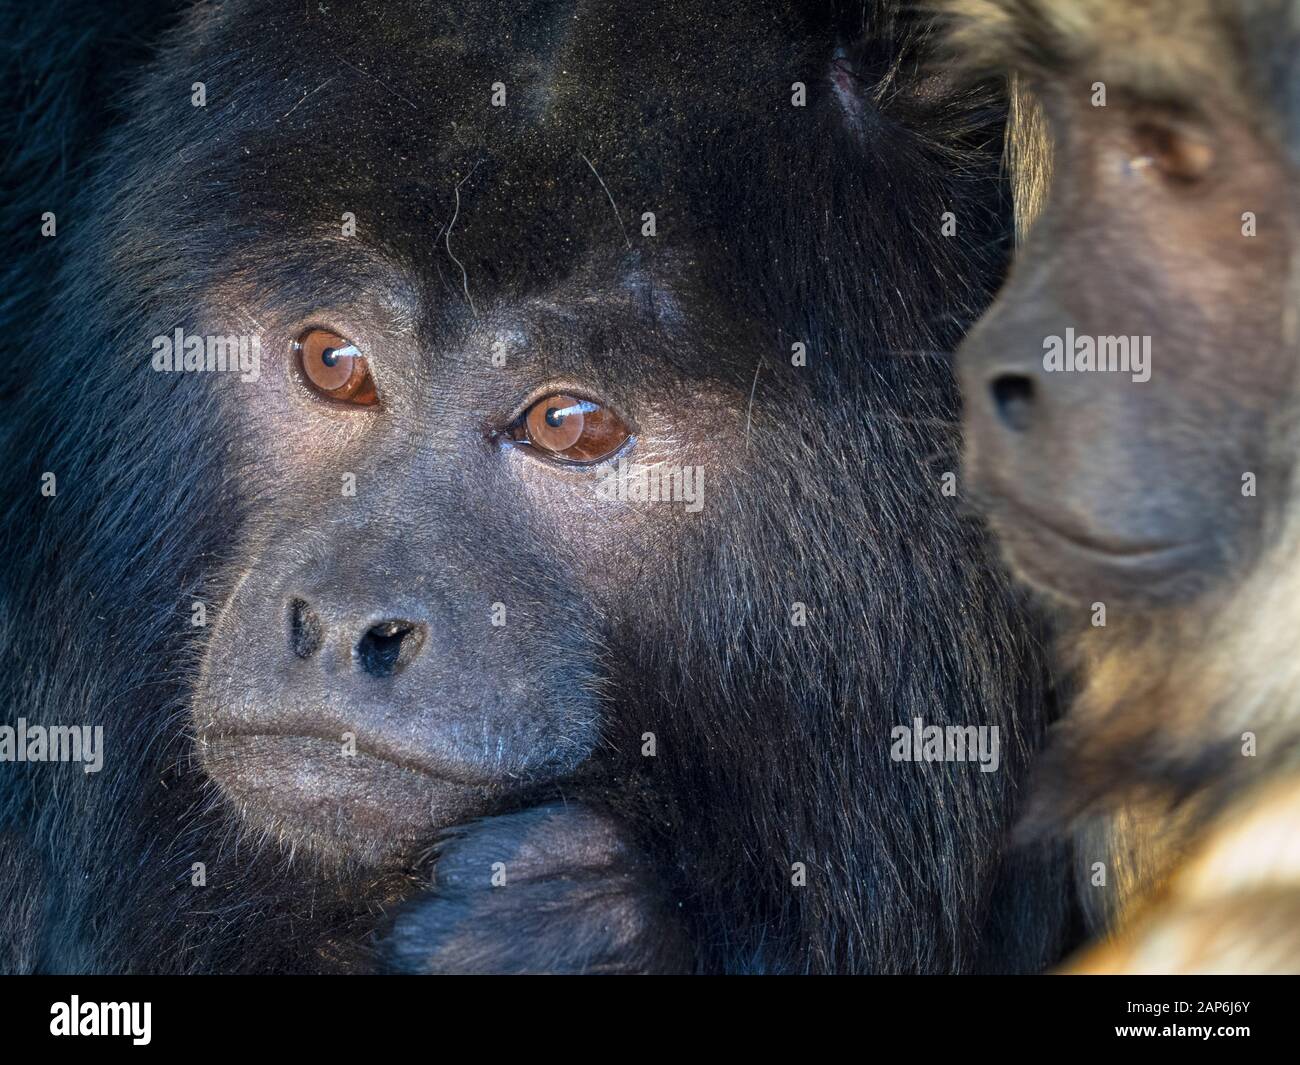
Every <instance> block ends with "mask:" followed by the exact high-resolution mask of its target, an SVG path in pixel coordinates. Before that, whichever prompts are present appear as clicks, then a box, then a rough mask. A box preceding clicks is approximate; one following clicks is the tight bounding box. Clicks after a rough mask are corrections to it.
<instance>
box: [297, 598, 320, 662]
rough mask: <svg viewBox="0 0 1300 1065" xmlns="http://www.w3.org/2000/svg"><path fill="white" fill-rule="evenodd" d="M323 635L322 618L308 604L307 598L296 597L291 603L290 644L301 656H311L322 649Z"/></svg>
mask: <svg viewBox="0 0 1300 1065" xmlns="http://www.w3.org/2000/svg"><path fill="white" fill-rule="evenodd" d="M321 637H322V630H321V623H320V618H319V617H317V615H316V611H314V610H313V609H312V608H311V607H309V606H308V605H307V602H306V600H303V599H294V600H292V601H291V602H290V603H289V645H290V646H291V647H292V648H293V653H294V654H296V655H297V656H298V657H299V658H310V657H311V656H312V655H314V654H315V653H316V652H317V651H318V650H319V649H320V642H321Z"/></svg>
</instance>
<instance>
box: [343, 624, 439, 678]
mask: <svg viewBox="0 0 1300 1065" xmlns="http://www.w3.org/2000/svg"><path fill="white" fill-rule="evenodd" d="M423 643H424V628H423V626H420V625H417V624H415V623H414V622H411V621H381V622H380V623H379V624H378V625H372V626H370V628H369V629H367V630H366V634H365V635H364V636H362V637H361V641H360V642H359V643H358V644H357V651H356V654H357V662H358V663H359V664H360V665H361V668H362V670H364V671H365V672H366V673H369V674H370V675H371V676H372V677H391V676H392V675H393V674H394V673H400V672H401V671H402V670H403V669H404V668H405V667H406V666H407V665H408V664H409V663H410V661H411V659H413V658H414V657H415V656H416V655H417V654H418V653H419V651H420V646H421V645H422V644H423Z"/></svg>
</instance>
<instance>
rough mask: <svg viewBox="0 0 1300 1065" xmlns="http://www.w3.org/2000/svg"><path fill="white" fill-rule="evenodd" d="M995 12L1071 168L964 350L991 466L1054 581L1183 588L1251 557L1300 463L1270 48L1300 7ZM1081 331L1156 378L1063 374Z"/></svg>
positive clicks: (1044, 575)
mask: <svg viewBox="0 0 1300 1065" xmlns="http://www.w3.org/2000/svg"><path fill="white" fill-rule="evenodd" d="M955 6H957V7H959V8H960V7H961V6H962V5H955ZM976 6H978V7H979V8H980V11H979V15H980V17H981V19H984V20H986V21H984V22H983V24H982V26H981V27H979V28H977V29H974V30H972V31H971V34H972V36H971V38H970V39H969V43H970V44H971V45H972V49H973V52H974V54H975V55H976V56H980V55H982V54H983V53H982V52H981V49H986V50H987V54H988V58H991V59H993V60H994V61H997V62H1001V63H1002V64H1003V69H1006V68H1007V67H1010V69H1012V70H1015V71H1016V72H1018V73H1019V75H1020V76H1021V78H1022V82H1023V84H1024V85H1026V86H1027V88H1028V90H1029V92H1030V93H1031V94H1032V95H1033V96H1034V97H1036V98H1037V99H1038V100H1039V101H1040V102H1041V104H1042V107H1043V110H1044V112H1045V115H1046V118H1047V126H1048V130H1049V132H1050V137H1051V141H1052V151H1053V162H1052V166H1053V174H1052V179H1051V182H1050V191H1049V193H1048V195H1047V198H1046V201H1045V203H1043V204H1042V205H1041V215H1039V216H1038V217H1037V218H1036V220H1035V221H1034V222H1033V225H1032V228H1031V230H1030V232H1029V234H1028V238H1027V240H1026V241H1025V243H1024V246H1023V247H1022V248H1021V249H1020V251H1019V254H1018V256H1017V261H1016V263H1015V265H1014V268H1013V271H1012V275H1011V278H1010V280H1009V281H1008V283H1007V284H1006V286H1005V287H1004V289H1003V290H1002V292H1001V293H1000V294H999V297H998V299H997V301H996V303H995V304H994V306H993V308H992V309H991V310H990V312H989V313H988V314H987V315H986V316H985V317H984V319H983V320H982V321H981V322H980V324H979V325H978V326H977V327H976V329H974V330H973V331H972V333H971V334H970V335H969V337H968V339H967V341H966V342H965V344H964V345H963V348H962V351H961V355H960V369H961V374H962V383H963V388H964V394H965V397H966V399H965V402H966V424H967V455H966V465H967V469H968V471H969V476H970V478H971V479H972V480H973V482H974V487H975V489H976V491H977V492H978V493H979V494H980V495H981V496H982V497H983V498H984V500H985V502H986V503H987V508H988V510H989V512H990V514H991V516H992V519H993V522H994V525H995V527H996V529H997V531H998V533H999V536H1000V538H1001V540H1002V542H1003V544H1004V547H1005V550H1006V552H1007V554H1008V555H1009V557H1010V558H1011V560H1012V561H1013V563H1014V564H1015V566H1016V568H1017V569H1018V570H1019V571H1020V573H1021V575H1022V576H1024V577H1025V578H1027V579H1028V580H1029V581H1030V582H1031V583H1032V584H1034V585H1036V586H1037V587H1039V588H1040V589H1043V590H1046V591H1048V592H1051V593H1054V594H1056V595H1059V596H1062V597H1064V598H1066V599H1071V600H1078V601H1083V602H1085V603H1087V602H1092V601H1096V600H1103V601H1106V602H1138V603H1147V604H1159V603H1171V602H1177V601H1180V600H1184V599H1186V598H1188V597H1189V596H1192V595H1195V594H1197V593H1199V592H1201V591H1203V590H1204V589H1205V588H1206V587H1208V586H1211V585H1213V584H1215V583H1216V582H1220V581H1222V580H1223V579H1224V578H1225V577H1227V576H1228V575H1231V574H1234V573H1240V572H1241V571H1242V570H1243V569H1244V568H1245V567H1246V566H1248V565H1249V563H1250V561H1251V560H1252V559H1253V558H1254V557H1255V556H1256V555H1257V553H1258V551H1259V549H1260V545H1261V541H1262V539H1263V538H1264V537H1265V536H1266V535H1267V534H1266V530H1267V528H1268V527H1269V526H1270V524H1271V523H1272V522H1273V521H1275V519H1276V518H1277V516H1278V507H1279V501H1280V500H1281V499H1282V498H1283V496H1284V493H1285V487H1286V483H1287V477H1288V475H1289V471H1290V469H1291V465H1292V458H1291V456H1292V453H1293V450H1294V448H1293V446H1292V443H1291V421H1292V419H1291V414H1290V412H1291V411H1292V409H1293V403H1294V398H1295V385H1296V380H1295V364H1296V360H1295V340H1296V336H1295V331H1294V321H1293V306H1294V298H1293V294H1292V293H1291V291H1290V287H1289V286H1290V280H1289V279H1290V276H1291V248H1292V247H1293V239H1294V235H1295V224H1296V221H1297V218H1296V209H1295V206H1294V201H1295V196H1294V191H1295V183H1294V173H1295V172H1294V168H1293V164H1292V161H1291V160H1290V158H1289V156H1288V153H1287V148H1286V144H1287V141H1286V137H1285V132H1284V130H1285V121H1286V119H1285V113H1284V112H1283V111H1282V110H1281V109H1280V108H1279V107H1278V106H1277V105H1278V103H1279V100H1277V99H1276V98H1274V97H1273V96H1271V95H1269V91H1268V86H1267V85H1266V84H1265V81H1266V79H1267V65H1268V64H1267V62H1266V56H1265V55H1264V54H1263V39H1262V38H1263V36H1264V35H1263V34H1257V36H1258V38H1259V39H1252V37H1251V33H1252V32H1254V31H1256V30H1257V22H1259V21H1262V22H1264V24H1265V25H1267V24H1270V21H1271V24H1272V25H1274V26H1275V27H1276V29H1277V32H1278V33H1282V34H1285V33H1286V27H1285V20H1284V19H1283V20H1279V19H1278V18H1277V17H1276V15H1275V16H1274V17H1273V18H1272V19H1271V20H1269V19H1267V18H1262V19H1254V18H1249V17H1247V16H1246V15H1245V14H1244V13H1242V12H1240V11H1238V12H1236V13H1235V14H1234V11H1233V8H1235V5H1219V4H1215V3H1210V2H1198V3H1191V4H1188V3H1158V4H1150V5H1146V6H1145V7H1142V8H1138V9H1130V5H1120V4H1115V5H1109V4H1104V3H1099V2H1092V3H1064V2H1055V0H1039V2H1036V3H1034V4H1033V5H1032V6H1033V9H1034V10H1035V11H1037V12H1039V13H1040V14H1041V16H1042V17H1041V18H1039V19H1037V20H1033V19H1030V18H1028V17H1026V16H1025V13H1024V12H1023V11H1021V12H1019V13H1018V14H1013V15H1007V14H1006V12H1007V11H1011V10H1012V9H1013V5H1003V4H1000V3H996V2H994V3H988V4H982V5H967V7H968V8H970V9H972V10H973V8H974V7H976ZM1265 6H1267V5H1254V8H1260V9H1262V8H1263V7H1265ZM1252 15H1253V16H1258V15H1259V11H1257V10H1254V9H1252ZM1099 84H1102V85H1104V87H1105V106H1097V105H1096V103H1095V101H1096V100H1097V99H1098V97H1097V92H1098V86H1099ZM1025 207H1026V209H1027V211H1028V212H1029V213H1030V214H1032V213H1033V212H1034V210H1035V208H1036V207H1037V205H1034V204H1027V205H1025ZM1067 329H1071V330H1073V331H1074V335H1075V336H1076V337H1083V336H1086V337H1089V338H1097V337H1127V338H1135V341H1134V342H1135V343H1136V342H1141V343H1144V344H1146V343H1149V351H1150V356H1149V361H1148V363H1147V367H1146V372H1147V373H1149V379H1148V380H1135V375H1134V374H1132V373H1129V372H1096V371H1093V372H1084V371H1074V372H1060V371H1059V370H1055V371H1053V370H1049V369H1048V368H1047V367H1046V366H1045V363H1044V358H1045V353H1046V351H1047V347H1046V345H1047V344H1048V343H1050V342H1051V341H1050V340H1049V338H1058V337H1059V338H1065V337H1066V336H1067ZM1142 338H1149V339H1146V340H1143V339H1142ZM1137 376H1139V377H1140V376H1142V375H1140V374H1139V375H1137Z"/></svg>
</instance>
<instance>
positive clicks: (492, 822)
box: [380, 804, 691, 973]
mask: <svg viewBox="0 0 1300 1065" xmlns="http://www.w3.org/2000/svg"><path fill="white" fill-rule="evenodd" d="M626 837H627V834H626V832H625V831H624V830H623V829H622V828H621V826H620V825H619V824H618V823H617V822H616V821H615V820H614V819H613V818H612V817H610V816H608V815H607V814H604V813H601V812H598V811H596V810H593V809H591V808H589V807H586V806H581V805H572V804H568V805H561V804H554V805H548V806H541V807H537V808H535V809H531V810H525V811H522V812H520V813H515V814H506V815H502V816H500V817H490V818H485V819H484V820H481V821H476V822H474V823H472V824H470V825H467V826H465V827H462V828H457V829H454V830H453V831H452V832H450V833H449V834H448V835H447V836H446V837H444V839H443V841H442V843H441V845H440V847H439V848H438V851H437V858H436V864H435V867H434V873H433V883H432V884H431V885H430V888H429V890H428V891H427V892H425V893H423V894H421V895H418V896H416V897H415V898H414V899H412V900H411V901H409V902H408V903H406V904H405V905H404V906H403V907H402V908H401V909H400V910H399V911H398V913H397V916H396V918H395V920H394V921H393V924H392V926H391V929H390V930H389V931H388V932H387V934H386V935H384V936H383V937H382V939H381V944H380V945H381V951H382V956H383V960H384V963H385V965H386V968H387V969H388V970H389V971H391V972H398V973H638V972H657V973H663V972H684V971H688V970H689V969H690V968H691V955H690V949H689V947H688V946H687V940H686V937H685V934H684V931H683V929H682V926H681V921H680V919H679V917H678V914H677V910H676V906H675V904H674V903H673V902H672V901H671V900H670V899H669V897H668V895H667V893H666V892H665V891H664V889H663V886H662V885H661V884H660V882H659V877H658V876H657V875H656V874H655V871H654V869H653V868H652V866H651V865H650V864H649V863H648V862H647V860H646V859H645V858H644V856H643V855H641V854H640V852H639V850H638V849H637V848H636V847H635V845H634V844H632V843H631V842H630V841H629V840H628V839H627V838H626Z"/></svg>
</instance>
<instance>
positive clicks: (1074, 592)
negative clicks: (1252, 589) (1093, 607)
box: [992, 492, 1209, 598]
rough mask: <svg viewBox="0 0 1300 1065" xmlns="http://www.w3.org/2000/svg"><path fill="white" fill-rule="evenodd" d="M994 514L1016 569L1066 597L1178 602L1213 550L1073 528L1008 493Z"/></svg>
mask: <svg viewBox="0 0 1300 1065" xmlns="http://www.w3.org/2000/svg"><path fill="white" fill-rule="evenodd" d="M992 510H993V524H994V526H995V527H996V529H997V531H998V533H999V536H1000V539H1001V541H1002V543H1003V546H1004V548H1005V550H1006V552H1007V555H1008V556H1009V557H1010V559H1011V561H1012V562H1013V563H1014V565H1015V566H1016V568H1017V569H1019V570H1021V571H1022V572H1023V574H1024V576H1025V578H1026V579H1027V580H1029V581H1030V583H1032V584H1036V585H1039V586H1040V587H1043V588H1045V589H1047V590H1049V591H1053V592H1056V593H1058V594H1061V595H1066V596H1082V597H1085V598H1087V597H1099V596H1102V595H1115V594H1117V593H1118V594H1120V595H1123V594H1124V593H1126V592H1133V593H1136V594H1138V595H1141V596H1142V597H1145V598H1172V597H1175V596H1178V595H1181V594H1183V592H1184V588H1185V586H1188V585H1189V584H1190V583H1191V582H1189V579H1188V577H1189V574H1194V573H1195V572H1197V571H1198V570H1200V569H1201V568H1203V564H1204V562H1205V560H1206V558H1207V555H1208V554H1209V545H1207V544H1205V543H1203V542H1200V541H1196V540H1187V541H1168V540H1147V541H1138V540H1120V539H1113V538H1108V537H1104V536H1097V535H1094V534H1090V533H1085V532H1082V531H1080V530H1076V529H1072V528H1068V527H1065V526H1064V525H1062V524H1061V523H1058V522H1055V521H1050V520H1048V519H1045V518H1043V517H1042V516H1041V515H1040V514H1038V513H1036V512H1035V511H1034V510H1031V509H1030V508H1028V507H1026V506H1024V505H1023V504H1021V503H1019V502H1018V501H1017V500H1015V499H1014V498H1012V497H1010V496H1009V495H1007V494H1006V493H1002V492H1000V493H998V495H997V497H996V503H995V504H994V506H993V508H992Z"/></svg>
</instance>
